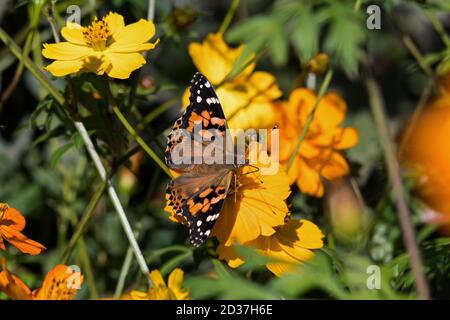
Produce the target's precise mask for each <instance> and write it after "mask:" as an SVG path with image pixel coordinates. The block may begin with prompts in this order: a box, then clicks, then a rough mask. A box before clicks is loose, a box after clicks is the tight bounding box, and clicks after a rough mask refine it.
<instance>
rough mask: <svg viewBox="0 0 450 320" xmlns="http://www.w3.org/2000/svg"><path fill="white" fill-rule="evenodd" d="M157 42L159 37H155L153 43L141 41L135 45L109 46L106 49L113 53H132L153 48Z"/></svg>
mask: <svg viewBox="0 0 450 320" xmlns="http://www.w3.org/2000/svg"><path fill="white" fill-rule="evenodd" d="M158 43H159V39H157V40H156V41H155V42H154V43H141V44H137V45H129V46H113V47H109V48H108V51H110V52H114V53H132V52H144V51H148V50H151V49H153V48H154V47H156V46H157V45H158Z"/></svg>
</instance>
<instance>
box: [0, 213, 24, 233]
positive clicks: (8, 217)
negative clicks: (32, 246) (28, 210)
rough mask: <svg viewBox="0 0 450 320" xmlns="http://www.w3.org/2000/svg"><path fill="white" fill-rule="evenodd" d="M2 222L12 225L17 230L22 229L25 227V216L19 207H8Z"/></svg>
mask: <svg viewBox="0 0 450 320" xmlns="http://www.w3.org/2000/svg"><path fill="white" fill-rule="evenodd" d="M0 224H4V225H7V226H10V227H12V228H14V229H15V230H17V231H22V230H23V229H24V228H25V217H24V216H23V215H22V214H21V213H20V212H19V211H18V210H17V209H14V208H8V209H7V210H6V212H5V214H4V215H3V217H2V220H1V223H0Z"/></svg>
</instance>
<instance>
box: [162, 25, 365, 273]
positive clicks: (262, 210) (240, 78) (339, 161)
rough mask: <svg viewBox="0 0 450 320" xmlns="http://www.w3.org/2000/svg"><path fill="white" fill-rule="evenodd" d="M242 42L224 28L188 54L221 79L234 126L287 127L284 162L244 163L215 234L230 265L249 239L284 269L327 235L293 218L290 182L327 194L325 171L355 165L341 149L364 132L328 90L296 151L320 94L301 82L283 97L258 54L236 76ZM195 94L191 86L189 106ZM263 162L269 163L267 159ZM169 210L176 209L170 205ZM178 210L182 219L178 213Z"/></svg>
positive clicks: (333, 173)
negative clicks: (271, 170)
mask: <svg viewBox="0 0 450 320" xmlns="http://www.w3.org/2000/svg"><path fill="white" fill-rule="evenodd" d="M243 50H244V46H242V45H241V46H239V47H237V48H231V47H229V46H228V45H227V44H226V43H225V41H224V39H223V35H222V34H220V33H219V34H210V35H208V36H207V37H206V38H205V40H204V41H203V42H202V43H191V44H190V45H189V54H190V56H191V58H192V60H193V62H194V64H195V66H196V67H197V69H198V70H199V71H200V72H202V73H203V74H204V75H205V76H206V77H207V78H208V79H209V81H210V82H211V83H212V84H213V85H215V86H218V88H217V89H216V93H217V96H218V97H219V100H220V102H221V105H222V108H223V110H224V113H225V116H226V118H227V122H228V125H229V127H230V128H236V129H243V130H245V129H248V128H272V127H274V126H277V127H278V128H279V129H280V163H281V165H282V166H281V167H280V170H279V172H278V173H277V174H275V175H262V174H249V173H250V171H251V170H254V169H252V168H249V167H244V168H242V169H241V171H240V173H239V178H238V180H239V181H238V190H236V193H237V196H236V197H235V198H234V197H230V198H229V199H227V200H226V201H225V204H224V208H223V209H222V213H221V215H220V217H219V219H218V221H217V222H216V224H215V226H214V229H213V232H212V235H213V236H216V238H217V239H218V241H219V246H218V247H217V253H218V255H219V258H221V259H224V260H226V261H227V262H228V264H229V266H231V267H237V266H239V265H241V264H242V263H244V261H243V259H242V257H239V256H238V255H237V253H236V250H235V249H234V248H233V245H236V244H237V245H246V246H251V247H253V248H255V249H256V250H257V252H259V253H260V254H262V255H265V256H268V257H271V258H273V259H274V260H276V261H274V262H270V263H268V264H267V268H268V269H269V270H270V271H272V272H273V273H274V274H276V275H281V274H283V273H284V272H286V271H289V270H292V268H293V266H295V264H298V263H300V262H302V261H306V260H309V259H310V258H311V257H312V256H313V251H312V250H313V249H318V248H321V247H322V246H323V240H322V239H323V237H324V236H323V234H322V232H321V231H320V229H319V228H318V227H317V226H316V225H315V224H314V223H312V222H310V221H307V220H295V219H291V218H290V214H289V209H288V206H287V204H286V202H285V201H286V199H287V198H288V196H289V194H290V185H291V184H293V183H294V182H296V183H297V186H298V188H299V189H300V191H301V192H304V193H306V194H309V195H311V196H315V197H321V196H323V194H324V186H323V183H322V180H323V179H329V180H331V179H335V178H337V177H341V176H344V175H346V174H347V173H348V172H349V166H348V164H347V161H346V160H345V158H344V157H343V155H342V153H341V150H344V149H347V148H350V147H352V146H354V145H355V144H356V143H357V142H358V133H357V131H356V130H355V129H353V128H342V127H341V126H340V125H341V123H342V122H343V120H344V118H345V112H346V104H345V101H344V100H343V99H341V98H340V97H339V96H338V95H337V94H334V93H328V94H326V95H325V96H324V97H323V98H322V99H321V100H320V102H319V103H318V106H317V108H316V112H315V117H314V118H313V121H312V122H311V125H310V126H309V128H308V131H307V134H306V137H305V139H304V140H303V141H302V143H301V145H300V147H299V148H298V150H297V153H296V154H295V155H292V154H293V152H294V151H295V150H296V144H297V141H298V138H299V136H300V134H301V132H302V130H303V128H304V127H305V124H306V122H307V118H308V116H309V115H310V113H311V112H312V109H313V108H314V105H315V104H316V101H317V95H316V94H315V93H314V91H312V90H309V89H306V88H297V89H294V90H293V92H292V93H291V94H290V96H289V99H288V101H281V102H280V101H278V100H277V99H278V98H280V97H281V96H282V92H281V91H280V89H279V87H278V85H277V83H276V79H275V77H274V76H273V75H272V74H270V73H268V72H262V71H255V70H254V69H255V63H254V62H251V63H247V64H248V65H247V64H245V65H243V68H242V69H243V70H242V71H241V72H240V73H239V74H237V75H236V76H235V77H232V78H230V74H231V72H232V71H233V68H234V67H235V65H236V63H237V62H238V61H239V57H240V55H241V54H242V52H243ZM251 58H252V57H250V59H251ZM249 61H252V60H249ZM188 98H189V92H188V90H186V91H185V94H184V95H183V104H184V105H185V106H187V105H188V103H189V102H188ZM266 156H267V155H266ZM292 156H293V157H294V158H293V162H292V165H291V166H290V167H289V170H288V169H287V164H288V162H289V160H290V158H291V157H292ZM260 162H261V164H262V163H267V162H266V161H265V160H264V159H260ZM257 166H258V165H257ZM166 210H168V211H169V212H170V209H169V208H168V207H166ZM171 218H172V220H175V221H177V218H176V217H175V216H174V215H173V213H172V216H171Z"/></svg>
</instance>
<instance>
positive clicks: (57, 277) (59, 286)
mask: <svg viewBox="0 0 450 320" xmlns="http://www.w3.org/2000/svg"><path fill="white" fill-rule="evenodd" d="M83 280H84V277H83V275H81V273H80V272H77V271H76V270H73V269H72V268H70V267H68V266H65V265H61V264H58V265H57V266H56V267H54V268H53V269H52V270H50V271H49V272H48V273H47V276H46V277H45V280H44V283H43V284H42V287H41V288H40V289H38V290H36V291H35V292H33V294H34V297H35V299H36V300H72V299H73V297H74V296H75V294H76V293H77V291H78V289H79V288H80V287H81V285H82V284H83Z"/></svg>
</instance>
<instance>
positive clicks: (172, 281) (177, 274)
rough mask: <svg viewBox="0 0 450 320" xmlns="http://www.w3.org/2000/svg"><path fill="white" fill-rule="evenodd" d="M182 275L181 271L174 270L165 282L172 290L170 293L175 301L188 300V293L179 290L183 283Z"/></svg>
mask: <svg viewBox="0 0 450 320" xmlns="http://www.w3.org/2000/svg"><path fill="white" fill-rule="evenodd" d="M183 275H184V272H183V270H181V269H180V268H176V269H174V270H173V271H172V272H171V273H170V275H169V279H168V281H167V282H168V286H169V289H170V290H172V293H173V294H174V296H175V297H176V299H177V300H186V299H188V298H189V291H188V290H187V289H182V288H181V285H182V283H183Z"/></svg>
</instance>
